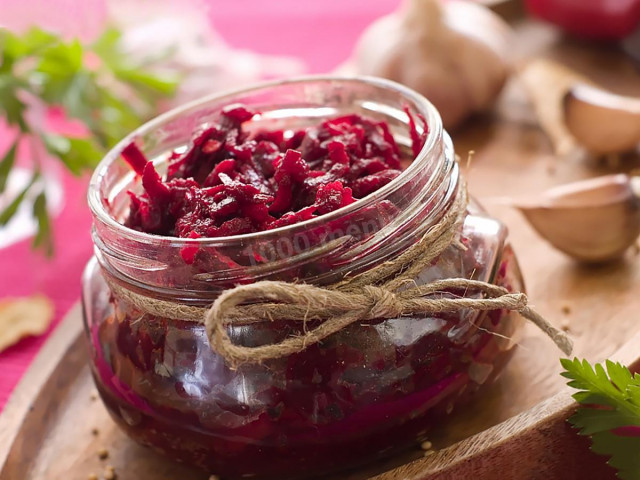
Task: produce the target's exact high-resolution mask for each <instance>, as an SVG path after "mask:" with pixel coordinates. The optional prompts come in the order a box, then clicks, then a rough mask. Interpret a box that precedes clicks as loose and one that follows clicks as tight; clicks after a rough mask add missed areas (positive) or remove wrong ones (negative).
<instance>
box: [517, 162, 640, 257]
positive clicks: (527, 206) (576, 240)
mask: <svg viewBox="0 0 640 480" xmlns="http://www.w3.org/2000/svg"><path fill="white" fill-rule="evenodd" d="M512 203H513V206H515V207H516V208H518V209H519V210H520V211H521V212H522V213H523V214H524V216H525V217H526V219H527V220H528V221H529V223H530V224H531V225H532V226H533V227H534V228H535V229H536V230H537V232H538V233H539V234H540V235H541V236H542V237H544V238H545V239H546V240H548V241H549V243H551V244H552V245H553V246H554V247H556V248H557V249H558V250H561V251H563V252H564V253H566V254H567V255H570V256H572V257H574V258H576V259H578V260H580V261H585V262H603V261H607V260H612V259H615V258H618V257H620V256H622V254H624V252H625V250H626V249H627V248H629V247H630V246H631V245H633V244H634V242H635V241H636V240H637V238H638V236H639V235H640V177H629V176H628V175H624V174H617V175H607V176H603V177H599V178H594V179H589V180H583V181H580V182H574V183H569V184H566V185H563V186H560V187H555V188H552V189H550V190H547V191H546V192H544V193H543V194H542V195H541V196H538V197H536V198H534V199H529V200H521V201H516V202H512Z"/></svg>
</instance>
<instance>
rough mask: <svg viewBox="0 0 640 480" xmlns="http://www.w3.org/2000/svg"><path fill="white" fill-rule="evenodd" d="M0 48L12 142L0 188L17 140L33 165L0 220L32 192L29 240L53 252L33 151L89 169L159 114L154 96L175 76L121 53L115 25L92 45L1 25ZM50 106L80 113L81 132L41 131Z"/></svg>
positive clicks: (1, 107)
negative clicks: (34, 223)
mask: <svg viewBox="0 0 640 480" xmlns="http://www.w3.org/2000/svg"><path fill="white" fill-rule="evenodd" d="M154 54H155V52H154ZM0 55H1V60H0V115H2V116H3V117H4V120H5V122H6V123H7V124H8V125H9V126H10V127H13V131H14V132H15V137H14V138H13V141H12V142H11V146H10V147H9V148H8V149H7V151H6V152H4V154H3V155H2V156H1V157H0V195H2V194H3V193H4V192H5V190H6V187H7V183H8V178H9V174H10V173H11V171H12V169H13V168H14V167H15V162H16V152H17V151H18V147H19V146H20V145H21V144H22V143H23V142H24V143H28V144H29V145H30V147H31V148H30V152H31V154H32V158H31V161H32V171H33V173H32V176H31V179H30V180H29V182H28V183H27V185H26V187H25V188H23V190H22V191H20V192H18V193H17V194H16V195H15V197H13V198H12V199H11V200H10V201H9V203H8V204H6V206H5V207H4V209H3V210H2V211H0V227H3V226H5V225H6V224H7V223H8V222H9V221H10V220H11V218H12V217H13V216H14V215H15V213H16V212H17V211H18V209H19V207H20V205H21V204H22V202H23V201H24V200H25V198H27V197H30V198H35V200H34V201H33V215H34V218H35V219H36V220H37V223H38V232H37V234H36V236H35V238H34V242H33V244H34V246H35V247H40V248H43V249H44V250H45V252H47V253H48V254H49V255H51V254H52V253H53V243H52V240H51V221H50V219H49V217H48V214H47V198H46V193H45V191H44V188H43V185H42V182H41V181H40V180H41V177H42V175H43V169H42V164H41V162H42V159H41V158H39V156H38V152H44V151H46V152H48V154H49V156H51V157H54V158H56V159H58V160H59V161H60V162H62V163H63V164H64V165H65V166H66V168H67V169H68V170H69V171H71V172H72V173H73V174H75V175H80V174H81V173H83V172H85V171H87V170H91V169H93V168H94V167H95V165H96V164H97V162H98V161H99V160H100V158H101V157H102V156H103V155H104V153H105V152H106V150H107V149H109V148H110V147H112V146H113V145H114V144H115V143H116V142H117V141H118V140H120V139H121V138H122V137H124V136H125V135H126V134H127V133H129V132H130V131H132V130H133V129H135V128H136V127H137V126H139V125H140V124H141V123H142V122H143V121H144V120H146V119H147V118H149V117H151V116H153V115H155V114H156V113H157V105H158V100H160V99H161V98H163V97H169V96H171V95H172V94H173V92H174V91H175V87H176V78H175V76H174V75H172V74H171V73H170V72H168V74H167V75H163V76H160V75H154V74H151V73H148V71H147V67H149V63H150V62H153V61H154V59H150V60H149V61H144V62H138V63H135V62H132V61H131V59H130V58H128V57H127V56H126V55H124V54H123V51H122V45H121V34H120V33H119V32H118V31H117V30H115V29H113V28H109V29H107V30H105V32H104V33H103V34H102V35H101V36H100V37H99V38H98V39H97V40H96V41H94V42H92V43H90V44H82V43H81V42H80V41H79V40H77V39H71V40H65V39H64V38H62V37H60V36H59V35H56V34H54V33H51V32H47V31H44V30H42V29H39V28H33V29H31V30H29V31H27V32H26V33H24V34H22V35H18V34H16V33H13V32H11V31H9V30H7V29H0ZM157 59H158V57H156V60H157ZM50 107H61V108H62V109H64V111H65V113H66V115H68V116H69V117H71V118H75V119H78V120H80V121H81V122H82V123H83V124H84V125H85V126H86V128H87V131H88V133H87V135H85V136H81V137H79V136H69V135H63V134H60V133H56V132H51V131H46V130H45V128H44V127H43V122H42V118H41V117H42V112H45V111H46V110H47V109H48V108H50Z"/></svg>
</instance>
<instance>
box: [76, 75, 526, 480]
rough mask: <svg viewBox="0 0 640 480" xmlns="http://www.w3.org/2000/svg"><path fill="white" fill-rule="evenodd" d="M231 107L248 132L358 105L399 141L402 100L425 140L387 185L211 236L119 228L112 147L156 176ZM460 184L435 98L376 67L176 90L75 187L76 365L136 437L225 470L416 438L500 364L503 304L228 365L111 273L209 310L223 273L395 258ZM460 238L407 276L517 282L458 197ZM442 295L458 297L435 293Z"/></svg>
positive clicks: (246, 471) (156, 295)
mask: <svg viewBox="0 0 640 480" xmlns="http://www.w3.org/2000/svg"><path fill="white" fill-rule="evenodd" d="M231 103H243V104H245V105H247V106H249V107H250V108H252V109H254V110H257V111H259V112H261V113H260V115H259V116H257V117H256V118H254V120H252V121H251V122H250V126H249V128H267V129H270V128H277V129H284V130H286V129H293V128H300V127H303V126H307V125H314V124H317V123H319V122H320V121H322V120H323V119H325V118H328V117H332V116H337V115H343V114H347V113H359V114H362V115H365V116H367V117H370V118H373V119H375V120H385V121H386V122H388V124H389V126H390V130H391V132H392V133H393V135H394V137H395V138H396V141H397V142H398V144H399V145H401V146H402V148H406V149H407V151H410V149H409V146H410V144H411V141H410V134H409V127H408V124H409V116H408V115H407V114H406V113H405V111H404V110H403V109H405V108H408V110H409V111H410V112H411V113H412V114H413V116H417V115H418V114H420V115H422V116H424V118H425V119H426V122H427V124H428V136H427V140H426V143H425V145H424V147H423V148H422V150H421V152H420V153H419V154H418V156H417V157H416V158H415V159H414V160H413V162H407V165H406V169H405V170H404V172H403V173H402V174H401V175H400V176H399V177H397V178H396V179H395V180H393V181H392V182H390V183H388V184H387V185H385V186H384V187H382V188H380V189H379V190H377V191H376V192H374V193H373V194H371V195H369V196H367V197H365V198H364V199H361V200H359V201H357V202H355V203H353V204H351V205H348V206H346V207H343V208H341V209H340V210H337V211H335V212H332V213H330V214H327V215H324V216H321V217H319V218H316V219H313V220H309V221H306V222H302V223H299V224H295V225H290V226H287V227H283V228H278V229H275V230H271V231H266V232H260V233H252V234H247V235H241V236H234V237H225V238H209V239H206V238H200V239H183V238H168V237H160V236H155V235H150V234H146V233H141V232H138V231H134V230H131V229H129V228H126V227H125V226H123V225H122V224H121V223H120V222H121V221H122V220H123V219H124V218H125V217H126V214H127V211H128V195H127V190H133V191H136V192H138V191H140V188H141V186H140V185H139V181H138V180H137V179H136V177H135V175H134V173H132V172H131V171H130V168H129V167H128V166H127V165H126V163H125V162H124V161H123V160H122V159H121V157H120V152H121V150H122V149H123V148H124V147H125V146H126V145H128V144H129V143H130V142H131V141H133V140H134V139H135V140H136V143H137V144H138V146H139V147H140V148H141V149H142V150H143V151H144V152H145V153H146V155H147V156H148V158H152V159H155V160H154V163H155V164H156V167H157V168H158V170H159V171H160V172H162V171H163V167H166V159H167V157H168V153H169V152H171V151H172V150H178V151H180V149H184V148H186V144H187V142H188V139H190V138H191V136H192V133H193V131H194V130H195V129H196V128H197V127H199V126H201V125H203V124H206V123H207V122H208V121H210V120H211V119H212V118H214V117H215V116H216V115H217V113H219V112H220V110H221V109H222V108H223V107H224V106H226V105H228V104H231ZM407 156H408V158H411V156H410V155H407ZM459 188H463V187H462V186H461V180H460V176H459V170H458V165H457V164H456V161H455V159H454V151H453V147H452V144H451V140H450V139H449V137H448V135H447V134H446V132H444V131H443V129H442V124H441V121H440V117H439V115H438V113H437V111H436V110H435V108H434V107H433V106H432V105H431V104H430V103H429V102H428V101H427V100H426V99H424V98H423V97H422V96H420V95H418V94H416V93H415V92H413V91H411V90H409V89H407V88H405V87H403V86H401V85H398V84H396V83H393V82H390V81H386V80H381V79H373V78H351V79H349V78H330V77H308V78H302V79H295V80H290V81H283V82H275V83H269V84H264V85H261V86H257V87H253V88H249V89H246V90H241V91H238V92H234V93H229V94H225V95H221V96H216V97H211V98H207V99H204V100H201V101H198V102H196V103H192V104H190V105H187V106H185V107H184V108H180V109H178V110H174V111H172V112H170V113H167V114H165V115H163V116H160V117H159V118H157V119H155V120H153V121H151V122H149V123H148V124H146V125H144V126H143V127H141V128H140V129H139V130H137V131H135V132H133V133H132V134H131V135H130V136H129V137H128V138H126V139H125V140H123V141H122V142H121V143H120V144H119V145H118V146H116V147H115V148H114V150H112V151H111V152H110V153H109V154H108V155H107V156H106V158H105V159H104V160H103V161H102V163H101V164H100V165H99V166H98V168H97V170H96V172H95V174H94V176H93V178H92V181H91V185H90V188H89V204H90V206H91V209H92V212H93V215H94V228H93V240H94V243H95V257H94V258H93V259H92V260H91V261H90V262H89V264H88V266H87V268H86V272H85V275H84V279H83V302H84V317H85V322H86V334H87V338H88V341H89V345H90V352H91V368H92V372H93V375H94V377H95V382H96V385H97V388H98V391H99V392H100V395H101V396H102V399H103V400H104V403H105V404H106V406H107V408H108V410H109V412H110V414H111V416H112V417H113V418H114V420H115V421H116V422H117V423H118V424H119V425H120V426H121V427H122V429H123V430H124V431H125V432H126V433H127V434H128V435H129V436H130V437H131V438H133V439H134V440H136V441H138V442H140V443H142V444H144V445H148V446H151V447H153V448H154V449H156V450H157V451H159V452H162V453H164V454H166V455H168V456H170V457H172V458H174V459H176V460H179V461H183V462H187V463H190V464H195V465H198V466H200V467H203V468H204V469H206V470H208V471H209V472H210V473H214V474H217V475H220V476H222V477H223V478H239V477H248V476H257V477H263V478H279V479H282V478H300V477H305V476H312V475H314V476H315V475H318V474H323V473H328V472H330V471H335V470H338V469H342V468H347V467H353V466H357V465H360V464H363V463H365V462H370V461H372V460H374V459H378V458H381V457H385V456H388V455H390V454H392V453H394V452H396V451H399V450H402V449H406V448H408V447H409V446H411V445H417V444H418V443H419V442H420V441H421V440H423V439H424V438H425V436H426V434H427V432H428V431H429V429H430V428H431V426H432V425H433V424H434V423H435V422H436V421H442V419H443V418H445V417H446V414H448V413H450V412H451V411H452V409H453V408H454V405H456V404H459V403H460V402H463V401H465V400H467V399H468V398H469V397H471V396H473V395H474V393H475V392H476V391H477V390H478V389H479V388H480V387H481V386H483V385H485V384H487V383H489V382H490V381H491V380H492V379H493V378H495V376H496V375H497V374H498V373H499V371H500V369H501V368H502V367H503V365H504V364H505V362H506V361H507V359H508V358H509V356H510V354H511V353H512V351H513V345H514V342H513V341H512V340H510V339H512V338H513V335H514V333H515V330H516V328H517V327H518V325H519V323H520V322H519V320H518V318H516V317H517V314H512V313H509V312H506V311H491V312H484V313H478V312H476V311H470V310H466V311H463V312H461V313H455V314H442V315H437V316H435V315H434V316H430V317H427V318H424V316H423V317H402V318H387V319H378V320H375V321H368V322H361V323H358V324H353V325H351V326H349V327H347V328H345V329H343V330H341V331H340V332H338V333H336V334H334V335H332V336H330V337H329V338H327V339H326V340H324V341H323V342H321V343H318V344H315V345H311V346H308V347H307V348H306V349H304V350H303V351H301V352H299V353H295V354H293V355H290V356H288V357H284V358H279V359H273V360H269V361H266V362H264V363H263V364H249V365H243V366H241V367H239V368H237V369H232V368H230V367H229V366H228V365H227V364H226V363H225V361H224V359H223V358H221V357H220V356H219V355H217V354H216V352H215V351H213V350H212V348H211V347H210V345H209V342H208V339H207V335H206V333H205V329H204V326H203V325H202V324H200V323H197V322H193V321H186V319H175V318H163V317H160V316H157V315H152V314H149V313H145V312H144V311H141V310H140V309H139V308H137V307H136V306H134V305H133V304H132V302H130V301H129V300H126V299H124V298H121V296H119V295H115V294H114V291H113V288H111V287H110V285H118V286H119V287H122V288H126V289H127V290H130V291H132V292H135V293H137V294H139V295H143V296H146V297H150V298H153V299H160V300H168V301H171V302H179V303H181V304H185V305H191V306H208V305H210V304H211V303H212V302H213V301H214V300H215V298H216V297H217V296H218V295H219V294H220V292H221V291H223V290H225V289H228V288H231V287H233V286H234V285H236V284H238V283H249V282H253V281H257V280H285V281H293V280H296V281H304V282H307V283H311V284H315V285H326V284H330V283H333V282H336V281H338V280H340V279H341V278H343V277H344V276H345V275H347V274H349V275H353V274H356V273H360V272H364V271H367V270H368V269H370V268H372V267H373V266H375V265H378V264H380V263H381V262H385V261H388V260H392V259H394V258H396V257H397V256H398V255H399V254H400V253H401V252H403V251H404V250H406V249H407V248H408V247H409V246H411V245H413V244H414V243H415V242H416V241H417V240H418V239H420V238H421V237H422V235H424V233H425V232H426V231H427V230H428V229H429V228H430V227H431V226H432V225H433V224H434V223H436V222H438V221H439V219H441V218H442V216H443V215H444V214H445V213H446V212H447V211H448V209H449V208H450V207H451V204H452V200H453V198H454V196H455V195H456V193H457V190H458V189H459ZM460 235H461V237H460V239H461V242H462V243H463V244H464V245H465V246H466V249H463V248H460V247H459V246H450V247H449V248H448V249H447V250H445V251H444V253H442V254H441V255H440V256H439V257H438V258H437V259H436V260H435V261H434V262H432V265H431V266H430V267H428V268H426V269H425V270H424V271H422V272H421V273H420V274H419V275H417V277H416V278H415V279H414V280H415V282H416V283H417V284H424V283H427V282H430V281H433V280H436V279H441V278H452V277H462V278H469V279H477V280H482V281H486V282H492V283H494V284H497V285H502V286H504V287H506V288H507V289H509V290H522V287H523V286H522V279H521V276H520V272H519V269H518V265H517V262H516V260H515V258H514V255H513V253H512V250H511V248H510V246H509V244H508V243H507V242H506V230H505V228H504V227H503V226H502V225H501V224H500V223H499V222H497V221H496V220H494V219H492V218H490V217H489V216H487V215H486V213H485V212H484V211H482V209H481V208H480V207H479V206H478V205H477V204H476V203H474V202H473V201H472V202H471V203H470V204H469V207H468V209H467V215H466V218H465V220H464V223H463V225H462V227H461V232H460ZM185 252H186V253H187V255H185ZM186 258H189V259H191V260H190V261H186V260H185V259H186ZM456 294H457V295H464V294H465V292H455V291H452V292H442V293H440V295H445V296H446V295H456ZM307 327H308V325H307ZM302 330H303V327H300V326H299V323H297V322H294V321H274V322H266V323H252V324H248V325H237V326H233V327H229V335H230V337H231V338H232V340H233V341H234V343H236V344H240V345H244V346H258V345H263V344H267V343H273V342H274V341H280V340H282V339H284V338H287V337H288V336H290V335H298V334H303V333H304V332H303V331H302Z"/></svg>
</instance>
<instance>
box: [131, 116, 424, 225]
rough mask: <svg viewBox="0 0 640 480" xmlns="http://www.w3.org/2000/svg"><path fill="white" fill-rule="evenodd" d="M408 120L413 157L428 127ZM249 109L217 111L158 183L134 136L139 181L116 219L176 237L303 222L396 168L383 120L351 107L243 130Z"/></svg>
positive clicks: (370, 188) (395, 151)
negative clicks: (291, 126)
mask: <svg viewBox="0 0 640 480" xmlns="http://www.w3.org/2000/svg"><path fill="white" fill-rule="evenodd" d="M405 111H406V113H407V115H408V116H409V118H410V126H411V131H410V135H411V140H412V151H413V153H414V155H417V153H418V152H419V151H420V149H421V148H422V146H423V145H424V141H425V138H426V136H427V134H428V129H427V125H426V122H425V121H424V118H423V117H420V120H421V121H422V122H423V126H424V128H423V131H422V133H418V130H417V129H416V125H415V121H414V119H413V118H412V116H411V114H410V112H409V110H408V108H407V109H405ZM255 115H256V113H254V112H252V111H251V110H249V109H248V108H246V107H245V106H243V105H232V106H229V107H227V108H225V109H223V110H222V112H221V114H220V118H219V119H218V121H217V122H215V123H213V124H212V125H210V126H207V127H206V128H204V129H202V131H200V132H198V133H197V134H196V135H195V136H194V138H193V139H192V141H191V147H190V148H189V149H188V150H187V151H186V152H184V153H182V154H179V153H176V152H173V153H172V154H171V156H170V158H169V163H168V168H167V176H166V177H167V178H166V180H163V179H162V178H161V177H160V175H159V174H158V172H157V171H156V169H155V167H154V165H153V163H152V162H150V161H148V160H147V159H146V158H145V156H144V154H143V153H142V152H141V151H140V149H139V148H138V147H137V146H136V144H135V143H131V144H129V145H128V146H127V147H125V148H124V150H123V151H122V156H123V157H124V159H125V160H126V161H127V163H128V164H129V165H130V166H131V168H132V169H133V170H135V172H136V173H137V174H138V175H140V176H141V178H142V186H143V187H144V192H143V193H141V194H139V195H138V194H135V193H133V192H129V195H130V197H131V207H130V212H129V216H128V218H127V219H126V221H125V225H126V226H127V227H129V228H132V229H134V230H138V231H142V232H146V233H152V234H156V235H165V236H176V237H182V238H201V237H227V236H232V235H241V234H245V233H252V232H261V231H265V230H271V229H273V228H278V227H283V226H286V225H291V224H294V223H298V222H302V221H305V220H310V219H312V218H314V217H317V216H319V215H325V214H327V213H330V212H333V211H335V210H338V209H339V208H341V207H344V206H346V205H349V204H351V203H353V202H355V201H356V200H358V199H360V198H362V197H365V196H366V195H369V194H370V193H372V192H375V191H376V190H378V189H379V188H381V187H383V186H384V185H386V184H387V183H389V182H390V181H391V180H393V179H394V178H396V177H397V176H398V175H399V174H400V172H401V152H400V149H399V148H398V145H397V144H396V141H395V139H394V138H393V135H391V132H390V130H389V126H388V124H387V123H386V122H384V121H379V122H377V121H374V120H371V119H368V118H366V117H363V116H361V115H358V114H349V115H343V116H339V117H336V118H331V119H328V120H325V121H323V122H322V123H320V124H319V125H317V126H314V127H309V128H306V129H298V130H293V131H283V130H268V131H266V130H261V131H258V132H255V133H253V134H251V133H249V132H247V131H245V130H244V129H243V124H245V123H246V122H249V121H250V120H251V119H252V118H253V117H254V116H255Z"/></svg>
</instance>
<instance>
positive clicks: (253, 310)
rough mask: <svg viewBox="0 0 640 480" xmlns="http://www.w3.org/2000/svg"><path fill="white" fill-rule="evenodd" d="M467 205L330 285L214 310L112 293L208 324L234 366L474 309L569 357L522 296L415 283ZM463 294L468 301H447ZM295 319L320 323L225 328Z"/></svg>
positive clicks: (259, 293)
mask: <svg viewBox="0 0 640 480" xmlns="http://www.w3.org/2000/svg"><path fill="white" fill-rule="evenodd" d="M466 206H467V195H466V189H465V188H464V187H461V188H460V189H459V191H458V194H457V196H456V198H455V200H454V202H453V204H452V206H451V207H450V209H449V211H448V212H447V213H446V214H445V215H444V216H443V217H442V219H441V220H440V221H439V222H438V223H436V224H435V225H433V226H432V227H431V228H430V229H429V230H428V231H427V232H426V233H425V234H424V236H423V237H422V238H421V239H420V241H418V242H417V243H416V244H414V245H413V246H411V247H410V248H408V249H407V250H405V251H404V252H403V253H402V254H401V255H399V256H398V257H397V258H396V259H395V260H393V261H388V262H384V263H382V264H380V265H378V266H376V267H374V268H372V269H370V270H368V271H366V272H364V273H361V274H359V275H355V276H353V277H348V278H346V279H344V280H342V281H340V282H338V283H335V284H333V285H329V286H326V287H318V286H314V285H309V284H304V283H288V282H280V281H260V282H256V283H253V284H249V285H240V286H237V287H235V288H232V289H229V290H226V291H224V292H223V293H222V294H221V295H220V296H219V297H218V298H217V299H216V300H215V302H214V303H213V305H212V306H211V307H210V308H203V307H192V306H188V305H184V304H180V303H175V302H169V301H164V300H157V299H153V298H151V297H147V296H144V295H140V294H137V293H135V292H132V291H131V290H129V289H126V288H124V287H122V286H121V285H119V284H117V283H115V282H112V281H110V282H109V283H110V285H111V288H112V291H113V293H114V295H116V296H118V297H120V298H125V299H126V300H128V301H129V302H131V303H132V304H133V305H134V306H136V307H137V308H139V309H141V310H142V311H144V312H147V313H150V314H153V315H156V316H161V317H166V318H173V319H180V320H189V321H196V322H200V323H204V325H205V329H206V332H207V336H208V338H209V341H210V343H211V347H212V348H213V349H214V350H215V351H216V352H217V353H218V354H219V355H221V356H222V357H223V358H224V359H225V360H226V361H227V363H228V364H229V365H230V366H231V367H233V368H236V367H238V366H240V365H242V364H247V363H261V362H264V361H265V360H269V359H274V358H281V357H286V356H288V355H291V354H293V353H297V352H301V351H303V350H305V349H306V348H307V347H309V346H310V345H313V344H315V343H318V342H320V341H322V340H324V339H325V338H327V337H329V336H330V335H333V334H334V333H336V332H339V331H340V330H342V329H344V328H346V327H348V326H349V325H351V324H354V323H357V322H366V321H368V320H374V319H380V318H383V319H388V318H401V317H408V316H415V315H434V314H439V313H455V312H460V311H462V310H465V309H470V310H475V311H489V310H509V311H517V312H518V313H520V315H522V316H523V317H524V318H526V319H527V320H529V321H531V322H532V323H534V324H535V325H536V326H538V327H539V328H540V329H541V330H542V331H543V332H544V333H545V334H546V335H548V336H549V337H550V338H551V339H552V340H553V341H554V342H555V344H556V345H557V346H558V347H559V348H560V350H562V351H563V352H564V353H565V354H566V355H570V354H571V351H572V348H573V345H572V342H571V340H570V339H569V337H568V336H567V335H566V334H565V333H564V332H562V331H560V330H558V329H556V328H555V327H553V326H552V325H551V324H550V323H549V322H548V321H546V320H545V319H544V318H543V317H542V316H541V315H540V314H538V313H537V312H535V311H534V310H533V309H531V307H529V306H528V304H527V296H526V295H525V294H524V293H510V292H509V291H508V290H507V289H506V288H503V287H500V286H496V285H493V284H491V283H487V282H482V281H477V280H469V279H465V278H451V279H445V280H437V281H433V282H430V283H428V284H425V285H420V286H416V284H415V278H416V277H417V276H418V274H419V273H420V272H422V271H423V270H424V269H425V268H427V267H428V266H430V265H431V262H432V261H433V260H434V259H435V258H436V257H438V256H439V255H440V254H441V253H442V252H443V251H444V250H445V249H446V248H447V247H449V246H450V245H452V244H458V234H459V229H460V225H461V223H462V221H463V220H464V216H465V212H466ZM451 291H453V292H457V291H463V292H464V295H469V294H480V297H479V298H469V297H467V296H462V297H458V296H442V295H439V296H437V297H434V295H437V294H439V293H443V292H451ZM278 320H294V321H300V322H303V323H305V327H306V322H308V321H309V320H318V321H320V323H319V324H318V325H317V326H315V327H313V328H312V329H310V330H306V329H305V330H306V331H305V333H304V334H302V335H298V336H292V337H288V338H286V339H284V340H282V341H281V342H278V343H274V344H269V345H262V346H258V347H245V346H241V345H236V344H234V343H233V342H232V341H231V339H230V337H229V335H228V333H227V327H229V326H232V325H246V324H250V323H256V322H265V321H278Z"/></svg>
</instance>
